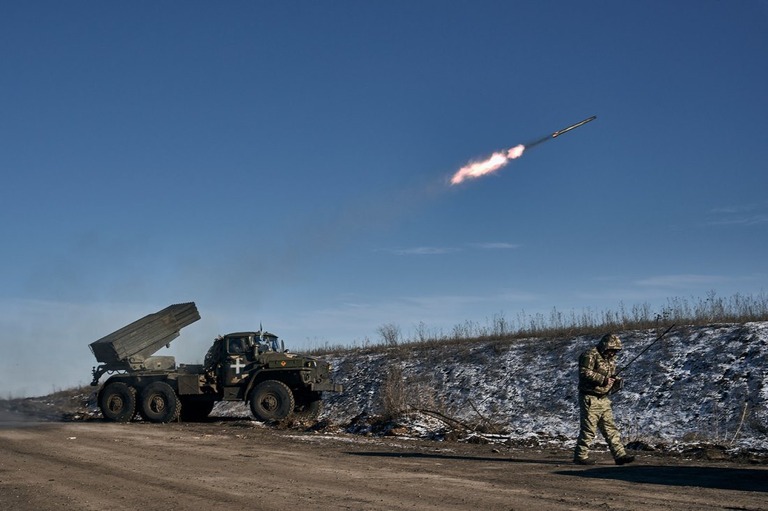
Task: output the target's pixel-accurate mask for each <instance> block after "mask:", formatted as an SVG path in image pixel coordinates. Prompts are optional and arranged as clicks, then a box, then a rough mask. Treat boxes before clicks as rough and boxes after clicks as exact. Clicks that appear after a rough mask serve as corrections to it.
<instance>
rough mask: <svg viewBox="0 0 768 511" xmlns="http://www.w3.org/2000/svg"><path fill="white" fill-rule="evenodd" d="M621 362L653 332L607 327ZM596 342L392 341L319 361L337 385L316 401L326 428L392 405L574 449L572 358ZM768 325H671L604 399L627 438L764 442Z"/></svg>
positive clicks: (762, 445) (757, 445) (758, 445)
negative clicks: (620, 346)
mask: <svg viewBox="0 0 768 511" xmlns="http://www.w3.org/2000/svg"><path fill="white" fill-rule="evenodd" d="M617 333H618V334H619V335H620V337H621V338H622V341H623V343H624V350H623V352H622V353H621V356H620V357H619V360H618V365H619V367H621V366H622V364H623V363H626V362H628V361H629V360H631V359H632V358H633V357H634V356H635V355H636V354H638V353H639V352H640V351H641V350H642V349H643V348H645V347H646V346H647V345H648V344H649V343H650V342H652V341H653V339H654V338H655V337H656V335H657V332H656V331H625V332H617ZM597 340H598V339H597V337H576V338H567V339H525V340H515V341H509V342H501V341H493V342H483V343H455V344H449V345H447V346H438V345H429V344H425V345H418V346H396V347H391V348H388V349H386V350H385V351H364V350H361V351H353V352H345V353H340V354H336V355H332V356H326V357H324V358H326V359H328V360H329V361H331V362H332V363H333V365H334V371H335V378H336V381H337V382H339V383H342V384H343V385H344V387H345V391H344V392H343V393H341V394H337V395H331V394H328V395H327V396H326V405H325V412H324V417H326V418H327V419H329V420H331V421H333V422H336V423H349V422H353V423H354V422H355V421H354V420H353V419H354V418H356V417H363V416H371V415H380V414H382V413H386V412H387V411H391V410H393V409H396V408H398V407H406V408H408V409H412V410H429V411H434V412H439V413H440V414H442V415H444V416H445V417H450V418H453V419H456V420H459V421H462V422H464V423H471V424H485V425H486V426H489V425H491V426H494V427H495V428H497V429H498V428H500V429H501V430H503V431H504V434H505V435H506V436H508V437H509V438H514V439H523V438H531V437H536V438H539V439H542V440H543V439H550V440H557V441H559V442H561V443H563V444H565V445H569V443H570V444H572V439H573V437H575V435H576V433H577V430H578V408H577V390H576V382H577V360H578V357H579V354H580V353H581V352H582V351H584V350H586V349H588V348H589V347H591V346H592V345H594V344H595V343H596V342H597ZM767 361H768V322H759V323H747V324H713V325H708V326H697V327H685V326H683V327H677V328H675V329H674V330H673V331H672V332H670V333H669V334H668V335H667V336H666V337H665V338H664V339H662V340H661V341H659V342H658V343H656V344H655V345H654V346H653V347H651V348H650V349H649V350H648V351H646V352H645V353H644V354H643V355H642V357H640V358H639V359H637V361H636V362H634V363H633V364H632V365H631V366H630V367H629V368H628V369H627V370H626V371H625V372H624V373H623V376H624V377H625V380H626V384H625V387H624V390H623V391H621V392H619V393H617V394H615V395H614V396H613V403H614V413H615V415H616V418H617V422H618V424H619V427H620V428H621V430H622V433H623V434H624V436H625V437H626V439H627V441H631V440H637V441H642V442H647V443H649V444H659V443H664V444H667V445H669V444H673V443H677V442H691V441H697V440H705V441H711V442H717V443H720V444H721V445H726V446H733V447H740V448H747V449H757V450H766V449H768V439H767V436H766V435H768V370H766V362H767Z"/></svg>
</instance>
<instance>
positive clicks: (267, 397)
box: [251, 380, 295, 422]
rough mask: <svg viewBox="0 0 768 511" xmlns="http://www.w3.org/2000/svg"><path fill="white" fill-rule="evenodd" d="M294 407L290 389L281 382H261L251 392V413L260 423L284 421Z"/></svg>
mask: <svg viewBox="0 0 768 511" xmlns="http://www.w3.org/2000/svg"><path fill="white" fill-rule="evenodd" d="M294 406H295V403H294V400H293V393H292V392H291V389H290V388H288V385H286V384H285V383H283V382H281V381H277V380H267V381H263V382H261V383H259V384H258V385H257V386H256V388H254V389H253V392H251V413H253V416H254V417H256V419H257V420H260V421H262V422H266V421H271V420H281V419H285V418H286V417H288V416H289V415H290V414H291V412H293V408H294Z"/></svg>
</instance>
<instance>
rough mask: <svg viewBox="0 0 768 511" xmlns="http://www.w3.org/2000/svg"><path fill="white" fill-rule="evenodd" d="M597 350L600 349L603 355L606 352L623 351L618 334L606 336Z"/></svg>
mask: <svg viewBox="0 0 768 511" xmlns="http://www.w3.org/2000/svg"><path fill="white" fill-rule="evenodd" d="M597 349H599V350H600V352H601V353H603V352H605V351H606V350H616V351H618V350H620V349H621V339H619V336H618V335H616V334H605V335H604V336H603V337H602V339H600V343H599V344H598V345H597Z"/></svg>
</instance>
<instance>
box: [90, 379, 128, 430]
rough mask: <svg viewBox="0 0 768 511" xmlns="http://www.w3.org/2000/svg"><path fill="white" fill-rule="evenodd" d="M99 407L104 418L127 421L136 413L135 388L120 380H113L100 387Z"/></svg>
mask: <svg viewBox="0 0 768 511" xmlns="http://www.w3.org/2000/svg"><path fill="white" fill-rule="evenodd" d="M99 408H101V414H102V415H103V416H104V418H105V419H107V420H110V421H115V422H129V421H130V420H131V419H133V416H134V415H136V389H135V388H133V387H129V386H128V385H126V384H125V383H122V382H113V383H110V384H108V385H107V386H106V387H104V388H103V389H101V392H100V393H99Z"/></svg>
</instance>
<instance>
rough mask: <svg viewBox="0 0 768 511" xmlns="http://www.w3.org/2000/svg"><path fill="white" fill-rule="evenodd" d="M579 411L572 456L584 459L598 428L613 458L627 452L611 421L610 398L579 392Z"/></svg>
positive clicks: (614, 424)
mask: <svg viewBox="0 0 768 511" xmlns="http://www.w3.org/2000/svg"><path fill="white" fill-rule="evenodd" d="M579 411H580V414H581V420H580V421H579V438H578V440H577V441H576V452H575V453H574V458H577V459H584V458H586V457H587V456H588V455H589V446H590V445H592V441H593V440H594V439H595V434H596V433H597V430H598V429H599V430H600V432H601V433H602V434H603V437H605V441H606V442H608V448H609V449H610V450H611V454H612V455H613V457H614V458H619V457H621V456H625V455H626V454H627V452H626V451H625V450H624V444H622V443H621V434H619V430H618V429H617V428H616V423H615V422H614V421H613V411H612V410H611V400H610V399H608V397H607V396H603V397H597V396H590V395H588V394H582V393H579Z"/></svg>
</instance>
